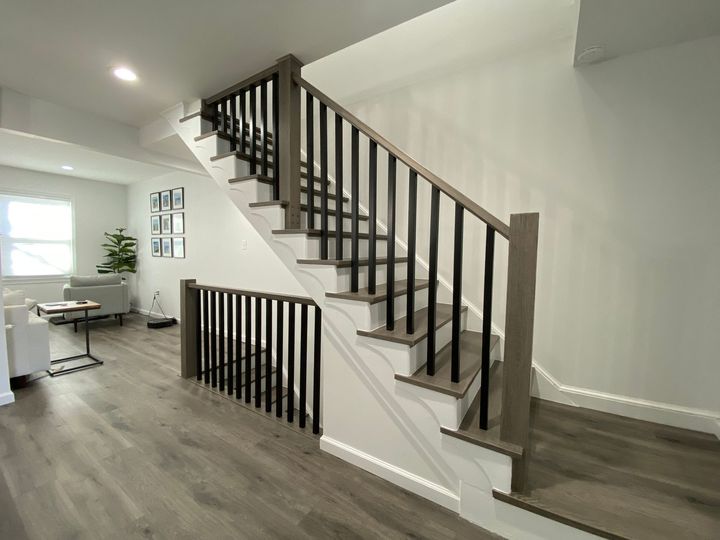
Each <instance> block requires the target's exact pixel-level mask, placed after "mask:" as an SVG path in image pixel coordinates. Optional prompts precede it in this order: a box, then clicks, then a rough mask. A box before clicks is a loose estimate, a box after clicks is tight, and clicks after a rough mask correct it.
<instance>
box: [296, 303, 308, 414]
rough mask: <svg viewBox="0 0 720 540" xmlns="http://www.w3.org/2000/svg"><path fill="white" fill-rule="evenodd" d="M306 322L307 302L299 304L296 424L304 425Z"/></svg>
mask: <svg viewBox="0 0 720 540" xmlns="http://www.w3.org/2000/svg"><path fill="white" fill-rule="evenodd" d="M307 322H308V307H307V304H303V305H301V306H300V405H299V409H300V421H299V423H298V425H299V426H300V427H301V428H304V427H305V415H306V414H307V411H306V409H307V405H306V403H305V402H306V395H307V341H308V339H307V333H308V328H307Z"/></svg>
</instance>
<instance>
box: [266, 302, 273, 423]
mask: <svg viewBox="0 0 720 540" xmlns="http://www.w3.org/2000/svg"><path fill="white" fill-rule="evenodd" d="M272 314H273V304H272V300H270V299H269V298H268V299H267V300H266V301H265V412H270V411H271V410H272V383H273V380H272V368H273V365H272V327H273V318H272Z"/></svg>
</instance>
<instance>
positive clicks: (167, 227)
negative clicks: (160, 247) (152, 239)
mask: <svg viewBox="0 0 720 540" xmlns="http://www.w3.org/2000/svg"><path fill="white" fill-rule="evenodd" d="M160 223H161V227H160V229H161V230H162V234H172V214H163V215H161V216H160Z"/></svg>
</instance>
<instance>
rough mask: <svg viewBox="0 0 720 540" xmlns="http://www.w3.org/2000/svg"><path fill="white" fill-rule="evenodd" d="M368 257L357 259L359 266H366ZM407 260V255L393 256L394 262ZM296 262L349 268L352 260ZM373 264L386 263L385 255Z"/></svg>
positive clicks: (401, 262)
mask: <svg viewBox="0 0 720 540" xmlns="http://www.w3.org/2000/svg"><path fill="white" fill-rule="evenodd" d="M368 262H369V260H368V259H358V264H359V265H360V266H367V265H368ZM407 262H408V258H407V257H395V264H404V263H407ZM297 263H298V264H314V265H317V266H336V267H337V268H350V267H351V266H352V260H350V259H340V260H337V259H298V260H297ZM375 264H377V265H382V264H387V257H378V258H377V259H376V260H375Z"/></svg>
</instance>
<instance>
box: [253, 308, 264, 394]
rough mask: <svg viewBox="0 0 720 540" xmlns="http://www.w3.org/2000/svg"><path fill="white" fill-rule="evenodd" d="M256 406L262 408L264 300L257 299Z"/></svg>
mask: <svg viewBox="0 0 720 540" xmlns="http://www.w3.org/2000/svg"><path fill="white" fill-rule="evenodd" d="M254 376H255V406H256V407H260V405H261V403H262V402H261V400H260V394H261V393H262V387H261V382H262V299H261V298H256V299H255V373H254Z"/></svg>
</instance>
